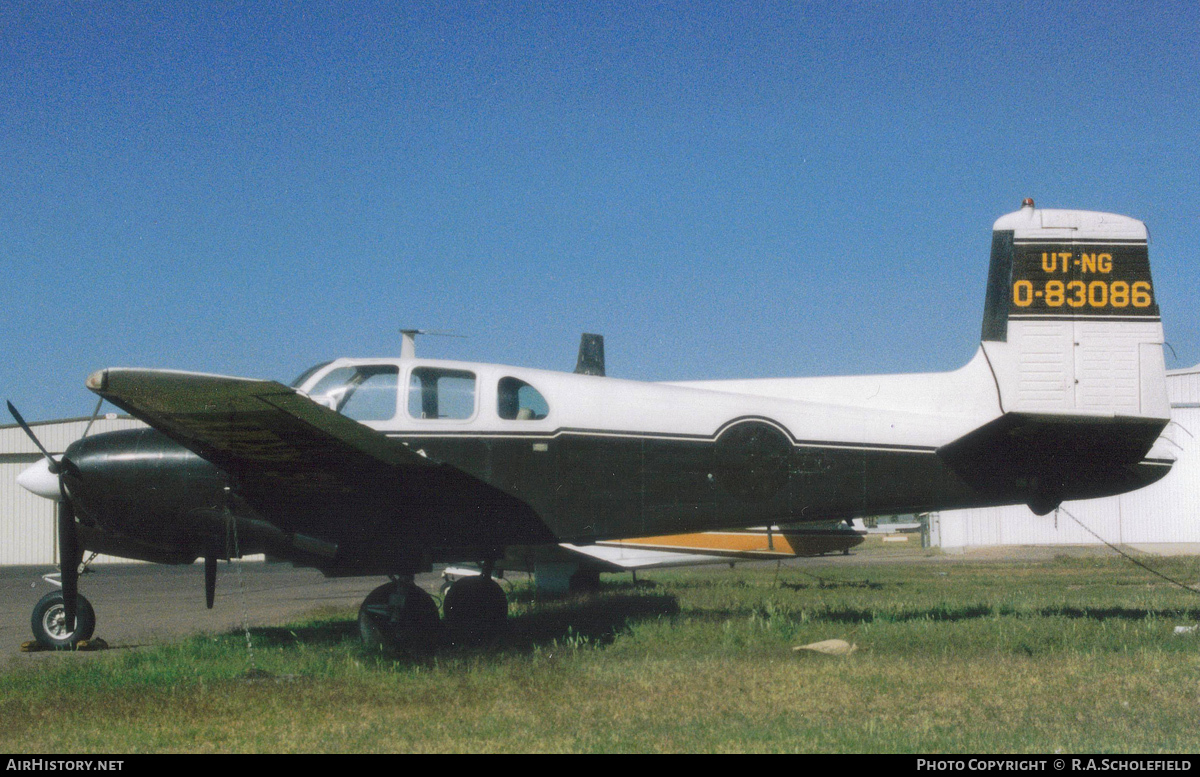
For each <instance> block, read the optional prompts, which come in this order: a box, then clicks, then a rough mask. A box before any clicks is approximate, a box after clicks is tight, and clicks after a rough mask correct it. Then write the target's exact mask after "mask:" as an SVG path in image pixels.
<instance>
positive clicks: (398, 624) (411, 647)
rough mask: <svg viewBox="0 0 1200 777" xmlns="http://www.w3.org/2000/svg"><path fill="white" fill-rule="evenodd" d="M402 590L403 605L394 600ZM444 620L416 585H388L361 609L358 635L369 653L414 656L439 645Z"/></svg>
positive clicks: (380, 588)
mask: <svg viewBox="0 0 1200 777" xmlns="http://www.w3.org/2000/svg"><path fill="white" fill-rule="evenodd" d="M401 587H403V594H404V603H403V605H402V606H399V607H397V606H396V602H395V601H394V596H395V595H396V594H398V593H400V592H401ZM440 625H441V618H440V616H439V614H438V607H437V603H436V602H434V601H433V597H432V596H430V595H429V594H428V593H426V592H425V591H424V590H423V589H421V588H418V587H417V586H416V585H414V584H413V583H385V584H384V585H381V586H379V587H378V588H376V589H375V590H374V591H372V592H371V593H369V594H367V598H366V599H364V600H363V603H362V606H361V607H359V608H358V633H359V636H360V637H361V638H362V643H363V646H364V647H365V648H367V650H370V651H381V650H382V651H407V652H414V651H419V650H424V649H428V648H430V647H432V646H433V645H434V644H435V643H436V637H437V630H438V626H440Z"/></svg>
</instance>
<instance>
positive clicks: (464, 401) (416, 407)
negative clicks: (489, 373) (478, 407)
mask: <svg viewBox="0 0 1200 777" xmlns="http://www.w3.org/2000/svg"><path fill="white" fill-rule="evenodd" d="M408 414H409V415H410V416H412V417H413V418H455V419H459V420H465V419H467V418H470V417H471V416H473V415H474V414H475V373H473V372H467V371H466V370H446V369H441V368H439V367H417V368H415V369H413V371H412V377H411V378H410V379H409V381H408Z"/></svg>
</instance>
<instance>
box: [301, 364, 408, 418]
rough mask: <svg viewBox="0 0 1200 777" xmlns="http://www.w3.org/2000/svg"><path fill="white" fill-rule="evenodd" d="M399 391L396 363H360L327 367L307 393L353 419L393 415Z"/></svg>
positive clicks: (316, 400)
mask: <svg viewBox="0 0 1200 777" xmlns="http://www.w3.org/2000/svg"><path fill="white" fill-rule="evenodd" d="M301 383H303V381H301ZM399 392H400V368H399V367H397V366H396V365H394V364H360V365H355V366H349V367H338V368H337V369H335V370H332V371H330V372H329V374H327V375H325V377H323V378H321V380H319V381H317V385H315V386H313V387H312V388H311V389H309V391H308V396H309V397H310V398H312V400H313V401H314V402H318V403H320V404H322V405H325V406H326V407H329V408H332V409H334V410H336V411H338V412H339V413H341V414H342V415H344V416H346V417H348V418H353V419H354V420H355V421H387V420H389V419H391V418H394V417H395V415H396V408H397V407H398V403H399V397H400V393H399Z"/></svg>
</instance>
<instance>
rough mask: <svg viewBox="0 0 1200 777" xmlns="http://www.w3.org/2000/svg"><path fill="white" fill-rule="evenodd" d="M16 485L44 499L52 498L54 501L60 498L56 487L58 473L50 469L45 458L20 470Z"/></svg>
mask: <svg viewBox="0 0 1200 777" xmlns="http://www.w3.org/2000/svg"><path fill="white" fill-rule="evenodd" d="M17 485H18V486H20V487H21V488H23V489H25V490H26V491H29V492H30V493H33V494H37V495H38V496H40V497H42V498H44V499H53V500H54V501H55V502H57V501H59V500H61V499H62V492H61V491H59V489H58V475H55V474H54V473H53V472H51V471H50V462H49V460H47V459H41V460H40V461H38V463H37V464H34V465H32V466H30V467H26V468H25V469H23V470H21V474H19V475H17Z"/></svg>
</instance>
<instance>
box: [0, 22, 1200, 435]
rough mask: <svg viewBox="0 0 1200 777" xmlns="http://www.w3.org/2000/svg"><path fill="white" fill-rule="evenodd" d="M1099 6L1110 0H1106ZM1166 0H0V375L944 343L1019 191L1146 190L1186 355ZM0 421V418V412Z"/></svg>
mask: <svg viewBox="0 0 1200 777" xmlns="http://www.w3.org/2000/svg"><path fill="white" fill-rule="evenodd" d="M1109 6H1111V7H1109ZM1198 52H1200V4H1197V3H1195V2H1191V1H1189V2H1177V3H1135V4H1129V3H1110V4H1104V3H1101V4H1096V3H1091V2H1088V3H1083V2H1081V3H1053V2H1028V3H1017V2H999V3H962V2H950V3H944V4H938V3H929V2H921V3H916V2H911V3H910V2H881V3H852V2H834V3H816V2H792V3H767V2H750V3H701V2H681V3H665V4H660V3H649V2H634V3H628V4H625V3H616V2H606V3H544V4H543V3H516V4H507V3H499V2H488V3H480V4H469V3H465V2H449V3H445V4H437V3H417V2H396V3H382V4H377V3H370V2H346V3H327V2H318V3H301V2H281V3H245V4H243V3H215V2H211V3H210V2H186V3H171V2H165V3H141V2H138V3H128V4H127V3H108V2H105V3H94V2H51V1H49V0H41V1H39V2H6V3H4V4H3V5H0V106H2V108H0V181H2V182H3V184H2V187H0V270H3V276H2V282H0V304H2V306H3V307H2V309H3V325H2V329H0V345H2V347H3V348H2V354H3V358H2V359H0V393H2V394H3V395H4V396H5V397H8V398H11V399H12V400H14V402H15V403H16V404H17V405H18V407H20V408H22V409H23V410H24V411H25V415H26V416H28V417H30V418H31V419H44V418H53V417H63V416H73V415H86V414H87V413H89V412H90V411H91V407H92V405H93V404H94V403H93V401H92V399H91V395H90V394H88V393H87V392H86V391H85V389H84V388H83V380H84V378H85V377H86V376H87V374H88V373H89V372H91V371H92V370H95V369H98V368H101V367H108V366H141V367H168V368H175V369H186V370H196V371H204V372H218V373H225V374H235V375H247V376H254V377H268V378H276V379H281V380H289V379H291V378H292V377H293V376H294V375H295V374H296V373H298V372H300V371H301V370H302V369H303V368H305V367H306V366H308V365H310V364H312V363H315V362H317V361H322V360H325V359H329V358H333V357H336V356H378V355H393V354H397V353H398V352H399V347H400V343H399V337H398V334H397V330H398V329H399V328H400V327H402V326H405V327H426V328H436V329H446V330H453V331H456V332H459V333H462V334H465V335H468V337H467V338H466V339H450V338H430V339H425V340H423V341H421V342H420V343H419V352H420V353H423V354H425V355H429V356H439V357H445V358H461V359H469V360H478V361H492V362H502V363H512V364H522V365H528V366H535V367H542V368H550V369H567V370H569V369H571V368H572V367H573V366H574V360H575V351H576V347H577V344H578V337H579V333H580V332H582V331H590V332H600V333H602V334H604V335H605V337H606V346H607V354H608V365H609V371H610V374H614V375H617V376H620V377H627V378H635V379H645V380H670V379H680V380H684V379H700V378H706V377H712V378H727V377H770V376H785V375H819V374H849V373H867V372H913V371H931V370H948V369H954V368H956V367H958V366H960V365H962V364H963V363H965V362H966V360H967V359H968V358H969V357H970V356H971V355H972V354H973V353H974V351H975V348H976V347H977V345H978V339H979V330H980V321H981V316H982V309H983V295H984V281H985V276H986V269H987V259H988V249H989V245H990V228H991V224H992V222H993V221H994V220H995V219H996V218H997V217H999V216H1001V215H1002V214H1004V213H1007V212H1009V211H1012V210H1016V209H1017V207H1018V206H1019V204H1020V201H1021V199H1022V198H1023V197H1027V196H1031V197H1034V198H1035V199H1036V200H1037V203H1038V205H1039V206H1040V207H1062V208H1085V209H1093V210H1105V211H1113V212H1117V213H1122V214H1126V215H1130V216H1134V217H1136V218H1140V219H1143V220H1144V221H1146V223H1147V224H1148V226H1149V228H1150V232H1151V238H1152V241H1151V262H1152V265H1153V268H1154V271H1155V281H1156V289H1157V294H1158V299H1159V303H1160V307H1161V310H1162V313H1163V317H1164V322H1165V327H1166V332H1167V339H1168V340H1169V341H1170V342H1171V344H1172V345H1173V346H1174V348H1175V352H1176V353H1177V354H1178V359H1175V358H1173V357H1171V356H1170V354H1168V366H1172V367H1178V366H1191V365H1193V364H1195V363H1197V362H1200V321H1198V320H1197V316H1196V307H1195V302H1196V300H1197V299H1200V273H1198V272H1197V271H1196V269H1195V268H1196V259H1197V251H1198V249H1200V137H1198V135H1200V53H1198ZM0 422H8V419H7V418H5V419H0Z"/></svg>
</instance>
